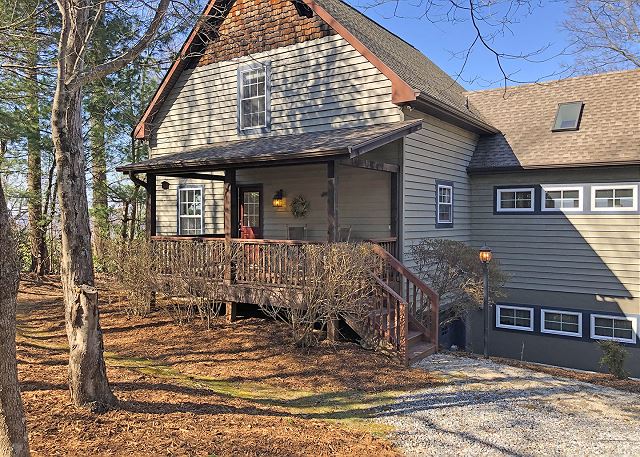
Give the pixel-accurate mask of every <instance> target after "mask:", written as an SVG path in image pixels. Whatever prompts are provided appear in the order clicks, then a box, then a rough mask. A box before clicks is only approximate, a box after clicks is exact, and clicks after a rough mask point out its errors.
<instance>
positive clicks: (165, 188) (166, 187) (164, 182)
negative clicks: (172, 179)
mask: <svg viewBox="0 0 640 457" xmlns="http://www.w3.org/2000/svg"><path fill="white" fill-rule="evenodd" d="M162 188H163V189H164V190H167V189H168V188H169V183H168V182H167V181H162Z"/></svg>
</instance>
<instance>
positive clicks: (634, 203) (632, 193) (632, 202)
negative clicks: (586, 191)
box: [591, 185, 638, 211]
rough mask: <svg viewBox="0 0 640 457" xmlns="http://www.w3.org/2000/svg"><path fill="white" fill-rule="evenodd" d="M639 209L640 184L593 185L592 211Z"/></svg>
mask: <svg viewBox="0 0 640 457" xmlns="http://www.w3.org/2000/svg"><path fill="white" fill-rule="evenodd" d="M636 209H638V186H635V185H615V186H591V210H592V211H635V210H636Z"/></svg>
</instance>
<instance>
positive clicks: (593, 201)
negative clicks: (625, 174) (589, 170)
mask: <svg viewBox="0 0 640 457" xmlns="http://www.w3.org/2000/svg"><path fill="white" fill-rule="evenodd" d="M606 189H633V205H632V206H630V207H628V208H616V207H613V208H597V207H596V191H597V190H606ZM637 210H638V185H637V184H611V185H597V186H591V211H598V212H600V211H611V212H614V211H637Z"/></svg>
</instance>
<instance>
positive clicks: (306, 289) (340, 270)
mask: <svg viewBox="0 0 640 457" xmlns="http://www.w3.org/2000/svg"><path fill="white" fill-rule="evenodd" d="M280 249H282V250H283V251H285V252H284V253H283V254H284V255H286V250H287V249H288V247H287V246H281V247H280ZM300 249H301V253H300V255H299V257H298V258H297V259H296V262H291V264H293V265H295V269H296V271H295V272H293V273H296V274H297V277H299V278H301V280H300V282H299V283H298V284H296V285H294V286H291V285H287V286H283V287H280V286H265V287H264V288H263V289H262V291H261V292H262V300H261V301H260V307H261V309H262V310H263V311H264V312H265V313H266V314H267V315H269V316H272V317H274V318H275V319H279V320H281V321H283V322H284V323H286V324H287V325H288V326H289V329H290V331H291V334H292V337H293V340H294V344H295V345H296V346H298V347H311V346H314V345H316V344H317V343H318V341H319V337H318V332H316V331H315V329H316V327H320V328H323V327H325V326H326V325H327V323H328V322H329V321H331V320H335V319H338V318H340V317H348V318H351V319H354V320H357V321H362V322H364V321H365V320H366V319H367V317H368V315H369V312H370V310H371V309H370V303H371V296H372V294H373V291H374V290H375V287H376V284H375V280H374V278H373V275H372V274H371V272H372V270H373V269H374V268H375V266H376V256H375V254H374V253H373V251H372V250H371V246H370V245H368V244H364V243H362V244H347V243H340V244H308V245H304V246H302V247H300Z"/></svg>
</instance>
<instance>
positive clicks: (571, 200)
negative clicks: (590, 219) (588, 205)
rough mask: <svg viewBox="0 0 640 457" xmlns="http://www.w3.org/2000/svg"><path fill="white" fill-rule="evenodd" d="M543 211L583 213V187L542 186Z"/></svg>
mask: <svg viewBox="0 0 640 457" xmlns="http://www.w3.org/2000/svg"><path fill="white" fill-rule="evenodd" d="M542 191H543V195H544V205H543V206H542V210H543V211H582V187H552V186H542Z"/></svg>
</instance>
